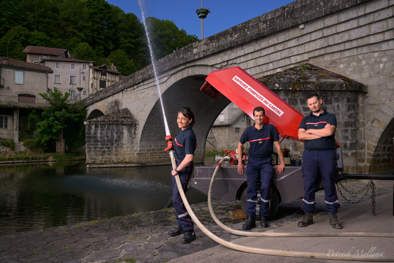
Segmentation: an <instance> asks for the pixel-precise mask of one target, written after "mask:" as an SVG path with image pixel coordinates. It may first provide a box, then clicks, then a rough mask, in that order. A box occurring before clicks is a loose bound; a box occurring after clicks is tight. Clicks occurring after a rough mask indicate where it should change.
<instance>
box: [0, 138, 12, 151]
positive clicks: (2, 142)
mask: <svg viewBox="0 0 394 263" xmlns="http://www.w3.org/2000/svg"><path fill="white" fill-rule="evenodd" d="M0 145H3V146H5V147H8V148H11V150H15V143H14V140H0Z"/></svg>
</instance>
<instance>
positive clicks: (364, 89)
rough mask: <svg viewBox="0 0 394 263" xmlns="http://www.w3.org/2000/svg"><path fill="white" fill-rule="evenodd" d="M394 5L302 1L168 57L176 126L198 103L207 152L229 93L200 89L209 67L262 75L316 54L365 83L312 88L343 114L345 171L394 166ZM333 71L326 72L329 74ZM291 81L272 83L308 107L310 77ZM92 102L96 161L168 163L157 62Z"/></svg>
mask: <svg viewBox="0 0 394 263" xmlns="http://www.w3.org/2000/svg"><path fill="white" fill-rule="evenodd" d="M358 3H361V4H358ZM393 6H394V4H393V3H392V2H388V1H384V0H375V1H371V0H370V1H368V0H364V1H354V2H349V1H330V0H323V1H313V0H308V1H295V2H293V3H291V4H289V5H287V6H284V7H281V8H279V9H277V10H274V11H272V12H269V13H266V14H264V15H261V16H259V17H256V18H254V19H252V20H249V21H247V22H245V23H243V24H240V25H238V26H235V27H233V28H230V29H228V30H226V31H223V32H221V33H219V34H216V35H214V36H211V37H209V38H206V39H203V40H201V41H199V42H196V43H193V44H191V45H189V46H187V47H184V48H182V49H180V50H177V51H175V52H174V53H172V54H171V55H168V56H166V57H164V58H163V59H161V60H159V61H158V62H157V65H158V70H159V72H160V76H159V81H160V85H161V89H162V92H163V101H164V105H165V108H166V114H167V120H168V121H169V125H170V131H171V133H172V134H173V135H176V134H177V133H178V129H177V126H176V122H175V115H176V111H177V110H178V109H179V108H180V107H182V106H189V107H191V108H192V110H193V111H194V112H195V114H196V121H197V122H196V126H195V127H194V130H195V133H196V135H197V137H198V141H199V142H201V143H200V144H199V146H198V148H197V151H196V157H195V158H196V161H197V162H198V161H202V160H203V153H204V149H205V139H206V137H207V135H208V132H209V130H210V128H211V126H212V124H213V122H214V121H215V119H216V117H217V116H218V115H219V113H220V112H221V111H222V110H223V109H224V107H225V106H226V105H228V103H229V100H227V99H226V98H221V99H220V100H219V101H218V102H216V101H214V100H212V99H211V98H210V97H208V96H207V95H205V94H204V93H202V92H200V91H199V88H200V87H201V86H202V84H203V83H204V79H205V77H206V76H207V75H208V74H209V73H210V72H212V71H214V70H218V69H222V68H227V67H231V66H240V67H241V68H243V69H245V70H246V71H248V73H250V74H251V75H252V76H254V77H255V78H261V77H264V76H267V75H271V74H274V73H276V72H280V71H283V70H286V69H289V68H292V67H295V66H299V65H300V64H301V63H303V62H304V63H310V64H312V65H315V66H318V67H320V68H322V69H325V70H327V71H331V72H334V73H336V74H340V75H342V76H345V77H346V78H348V79H350V80H355V81H357V82H359V83H362V84H364V86H363V85H358V86H357V87H358V88H353V86H352V85H346V83H345V84H344V85H343V86H340V85H337V86H335V85H320V83H316V86H315V88H312V90H316V91H318V92H319V93H320V94H321V95H323V98H324V103H325V106H326V107H327V110H328V111H330V112H333V113H335V114H336V115H337V118H338V132H337V137H336V139H337V141H338V142H339V143H340V144H341V146H342V147H343V152H344V162H345V167H346V169H347V171H349V172H352V173H367V172H370V173H373V172H379V173H382V172H388V171H391V170H392V150H393V146H392V144H393V141H392V140H393V139H392V138H393V137H394V119H393V116H394V103H393V101H394V66H393V61H394V40H393V37H394V36H393V24H394V18H393V14H392V10H393ZM327 71H323V72H325V73H322V74H323V75H322V76H321V77H322V78H324V77H325V75H330V72H327ZM346 78H344V79H346ZM327 79H329V77H327ZM271 84H273V83H271ZM276 84H277V85H276ZM293 84H294V85H290V86H289V85H287V86H286V85H284V84H283V83H274V84H273V85H272V87H271V86H270V88H271V89H272V90H273V91H274V92H275V93H276V94H278V95H279V96H280V97H282V98H283V99H285V100H286V101H287V102H288V103H290V104H291V105H292V106H293V107H295V108H296V109H297V110H299V111H300V112H302V113H303V114H306V113H307V112H308V108H307V107H306V105H305V101H304V97H305V95H306V94H308V93H310V92H311V87H310V86H307V87H306V86H305V85H303V84H302V81H301V83H293ZM298 84H299V85H298ZM85 105H87V106H88V114H89V115H88V116H89V117H88V118H89V119H92V118H95V117H98V116H100V115H103V114H105V115H107V116H106V118H105V119H104V120H100V119H97V120H96V122H89V123H88V124H87V126H86V127H87V129H86V138H87V163H88V164H90V165H92V164H101V165H103V164H104V165H125V164H154V163H168V157H167V153H164V152H163V149H164V148H165V141H164V137H165V132H164V125H163V121H162V116H161V110H160V105H159V101H158V94H157V88H156V86H155V81H154V78H153V72H152V68H151V67H146V68H144V69H142V70H140V71H138V72H136V73H135V74H133V75H130V76H129V77H127V78H126V79H124V80H122V81H120V82H118V83H116V84H114V85H112V86H110V87H108V88H107V89H105V90H102V91H101V92H99V93H96V94H94V95H92V96H91V97H89V98H88V99H86V100H85ZM126 108H127V109H128V110H124V111H122V112H118V113H117V111H119V110H121V109H126ZM111 113H113V114H112V115H111ZM297 125H298V124H297ZM292 147H293V148H294V149H291V150H292V152H293V153H294V152H297V151H299V150H300V149H299V148H300V147H299V146H297V145H293V146H292Z"/></svg>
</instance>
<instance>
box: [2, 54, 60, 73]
mask: <svg viewBox="0 0 394 263" xmlns="http://www.w3.org/2000/svg"><path fill="white" fill-rule="evenodd" d="M0 65H4V66H9V67H15V68H24V69H30V70H35V71H44V72H50V73H53V70H52V69H51V68H49V67H46V66H43V65H40V64H34V63H30V62H26V61H22V60H18V59H13V58H5V57H0Z"/></svg>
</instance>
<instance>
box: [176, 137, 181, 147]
mask: <svg viewBox="0 0 394 263" xmlns="http://www.w3.org/2000/svg"><path fill="white" fill-rule="evenodd" d="M175 143H176V145H178V146H180V147H183V145H182V144H180V143H178V142H177V140H176V138H175Z"/></svg>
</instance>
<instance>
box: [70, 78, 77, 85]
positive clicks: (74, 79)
mask: <svg viewBox="0 0 394 263" xmlns="http://www.w3.org/2000/svg"><path fill="white" fill-rule="evenodd" d="M70 84H72V85H75V84H77V78H76V77H75V76H70Z"/></svg>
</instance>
